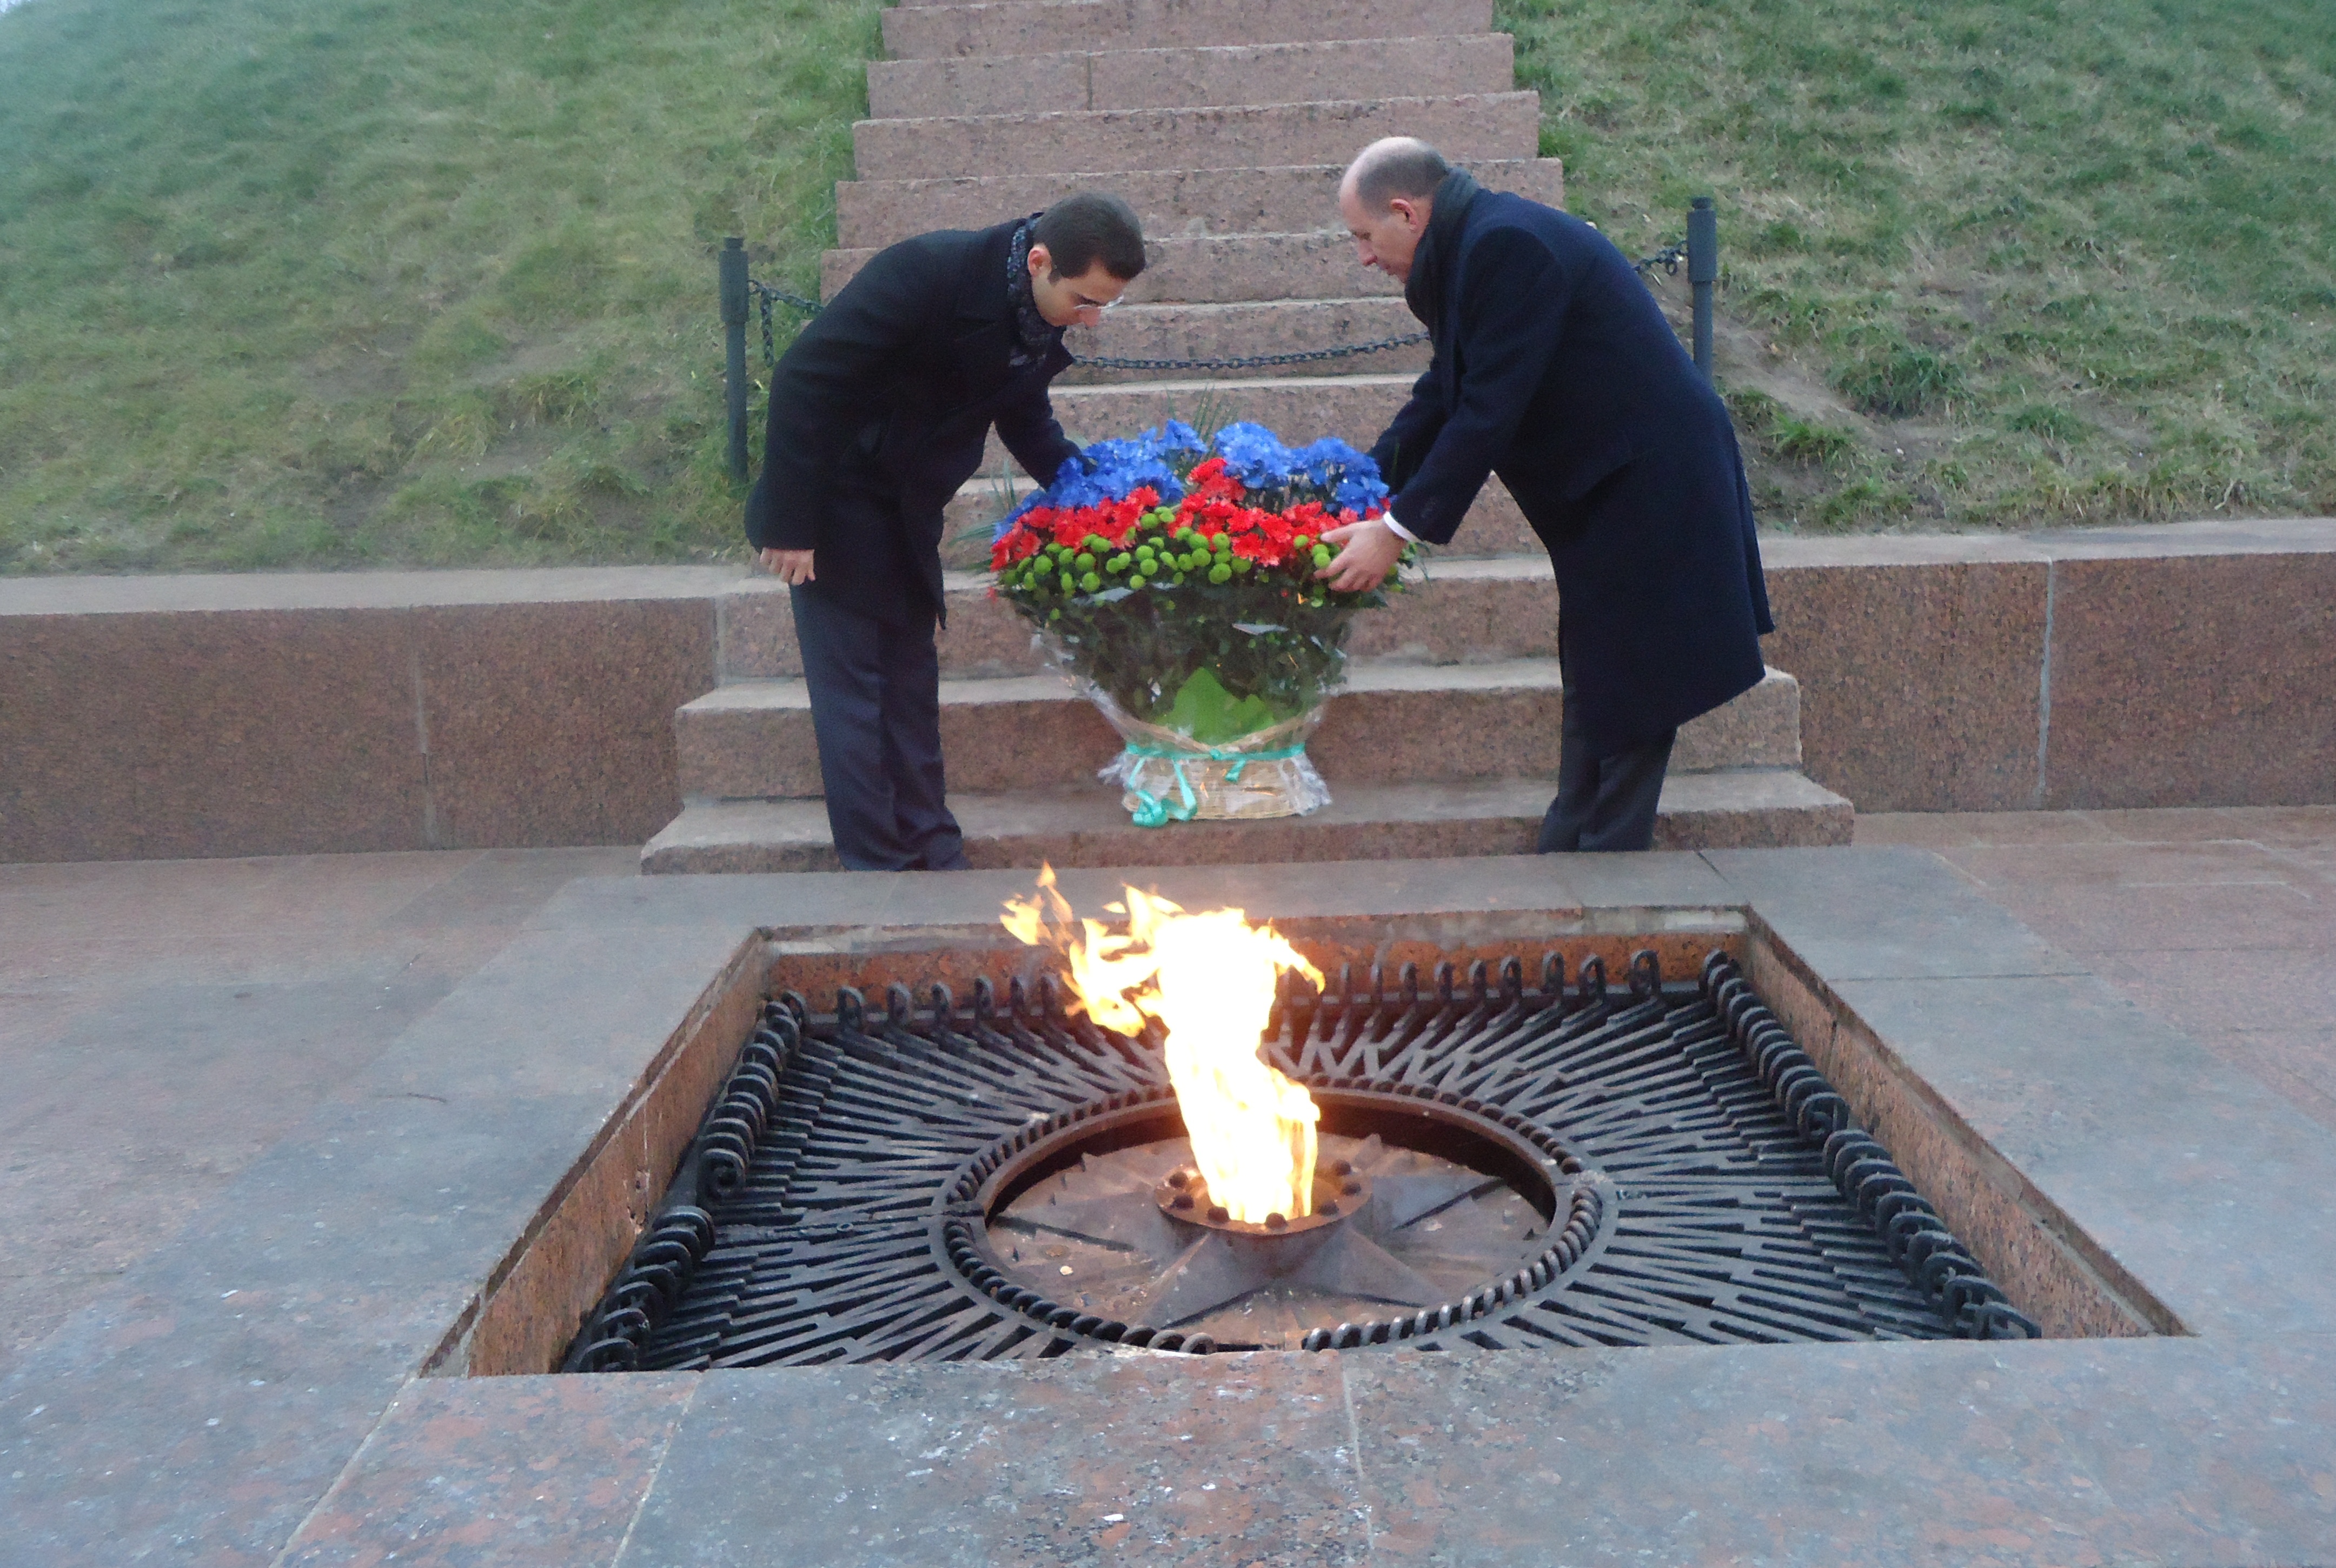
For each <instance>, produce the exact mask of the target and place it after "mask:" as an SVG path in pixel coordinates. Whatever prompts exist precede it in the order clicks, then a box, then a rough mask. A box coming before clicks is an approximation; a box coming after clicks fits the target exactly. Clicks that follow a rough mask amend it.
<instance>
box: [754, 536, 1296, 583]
mask: <svg viewBox="0 0 2336 1568" xmlns="http://www.w3.org/2000/svg"><path fill="white" fill-rule="evenodd" d="M1323 537H1325V538H1328V537H1329V535H1327V534H1326V535H1324V536H1323ZM763 565H764V567H765V568H767V569H768V570H770V571H771V573H772V574H773V575H774V576H775V577H777V579H779V580H780V581H781V582H784V583H785V584H786V585H787V586H788V587H789V588H793V587H794V586H795V584H797V583H799V582H809V581H811V580H812V579H813V578H815V577H817V576H818V575H819V574H818V573H817V572H815V571H813V570H812V569H811V551H809V550H764V552H763Z"/></svg>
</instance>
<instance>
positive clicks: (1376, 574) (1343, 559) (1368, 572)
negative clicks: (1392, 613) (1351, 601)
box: [1314, 517, 1403, 593]
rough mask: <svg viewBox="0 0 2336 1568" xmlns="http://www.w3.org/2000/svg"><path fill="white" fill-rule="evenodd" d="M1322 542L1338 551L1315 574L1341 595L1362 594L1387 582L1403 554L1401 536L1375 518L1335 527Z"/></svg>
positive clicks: (1324, 536) (1326, 534) (1323, 537)
mask: <svg viewBox="0 0 2336 1568" xmlns="http://www.w3.org/2000/svg"><path fill="white" fill-rule="evenodd" d="M1322 539H1323V541H1324V542H1325V543H1328V544H1335V545H1338V547H1339V550H1338V555H1337V556H1335V557H1334V558H1332V560H1331V561H1330V564H1329V565H1328V566H1326V567H1324V568H1323V569H1322V570H1319V571H1318V572H1316V573H1315V574H1314V575H1315V576H1316V577H1319V578H1320V579H1322V580H1323V581H1325V582H1327V583H1329V585H1330V586H1331V587H1332V588H1334V589H1338V591H1339V592H1340V593H1363V592H1367V591H1368V590H1369V589H1375V588H1377V587H1378V586H1379V584H1381V583H1383V582H1385V581H1386V580H1387V569H1388V568H1389V567H1391V566H1393V565H1394V564H1395V563H1396V558H1397V557H1398V556H1400V555H1401V554H1403V538H1402V536H1401V535H1399V534H1397V532H1396V531H1395V530H1393V529H1391V528H1389V527H1388V526H1387V524H1386V523H1384V522H1381V521H1379V520H1378V519H1377V518H1376V517H1375V518H1372V519H1370V520H1369V521H1367V522H1350V523H1348V524H1347V525H1346V526H1345V527H1343V528H1334V529H1332V530H1330V531H1329V532H1328V533H1325V534H1324V535H1323V536H1322Z"/></svg>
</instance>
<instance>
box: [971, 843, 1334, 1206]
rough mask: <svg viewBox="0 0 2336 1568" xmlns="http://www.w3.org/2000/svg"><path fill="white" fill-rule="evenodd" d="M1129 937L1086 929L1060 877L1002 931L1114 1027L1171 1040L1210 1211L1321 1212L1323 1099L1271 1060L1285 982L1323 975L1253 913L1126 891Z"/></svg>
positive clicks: (1048, 881) (1051, 877)
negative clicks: (1060, 967)
mask: <svg viewBox="0 0 2336 1568" xmlns="http://www.w3.org/2000/svg"><path fill="white" fill-rule="evenodd" d="M1105 909H1106V911H1108V912H1111V913H1114V914H1118V913H1124V914H1125V915H1126V916H1127V927H1128V930H1127V934H1126V935H1125V936H1124V937H1122V936H1114V935H1113V934H1112V933H1111V932H1110V931H1108V930H1105V927H1104V924H1103V922H1102V921H1100V920H1078V919H1076V918H1075V917H1074V915H1073V913H1072V910H1071V906H1070V903H1069V901H1066V899H1065V898H1064V897H1063V895H1062V894H1061V893H1060V892H1058V891H1056V887H1055V872H1054V868H1053V867H1052V866H1047V867H1044V868H1042V869H1041V870H1040V871H1039V872H1038V891H1037V893H1036V894H1035V895H1034V896H1033V897H1031V898H1030V899H1029V900H1028V901H1024V900H1020V899H1008V900H1007V901H1006V912H1005V913H1004V914H1003V915H1001V916H1000V917H999V920H1000V922H1001V923H1002V924H1003V925H1004V926H1005V927H1006V929H1007V930H1009V931H1012V932H1013V933H1014V934H1015V936H1017V938H1019V939H1021V940H1023V941H1025V942H1027V943H1029V944H1031V945H1032V946H1034V947H1040V946H1043V947H1051V948H1054V949H1056V950H1059V951H1060V952H1061V953H1062V954H1063V956H1064V958H1065V959H1066V960H1067V962H1068V963H1069V965H1070V970H1071V989H1072V990H1073V991H1074V992H1076V995H1077V998H1078V1000H1079V1002H1080V1003H1081V1004H1082V1005H1083V1006H1084V1007H1085V1010H1086V1014H1087V1016H1088V1017H1089V1018H1093V1019H1094V1020H1095V1022H1096V1023H1098V1024H1101V1025H1102V1026H1104V1027H1105V1028H1112V1029H1117V1030H1120V1031H1121V1032H1122V1033H1124V1034H1134V1033H1135V1032H1136V1031H1137V1030H1139V1029H1141V1028H1142V1027H1144V1019H1145V1018H1157V1019H1159V1020H1160V1021H1161V1023H1162V1024H1163V1025H1165V1026H1166V1027H1167V1032H1168V1039H1167V1046H1166V1055H1167V1060H1168V1080H1169V1082H1170V1083H1171V1084H1173V1086H1175V1090H1176V1105H1177V1107H1178V1109H1180V1110H1181V1111H1183V1115H1184V1130H1185V1131H1186V1132H1187V1133H1189V1134H1191V1135H1192V1162H1193V1164H1196V1165H1197V1166H1199V1167H1200V1171H1201V1175H1202V1178H1203V1179H1204V1180H1206V1181H1207V1183H1209V1195H1210V1197H1211V1199H1212V1201H1214V1202H1216V1203H1222V1205H1224V1207H1225V1209H1226V1210H1227V1212H1228V1213H1231V1216H1232V1218H1234V1219H1236V1220H1241V1221H1246V1222H1250V1223H1252V1224H1258V1223H1262V1222H1264V1221H1265V1219H1266V1217H1267V1216H1268V1215H1269V1214H1280V1215H1283V1216H1285V1217H1286V1218H1289V1219H1293V1220H1294V1219H1302V1218H1303V1217H1305V1216H1306V1215H1308V1214H1310V1213H1313V1212H1314V1154H1315V1123H1316V1121H1317V1120H1318V1119H1319V1115H1320V1113H1319V1111H1318V1110H1316V1108H1315V1105H1314V1101H1313V1097H1312V1096H1309V1095H1308V1094H1307V1092H1306V1090H1305V1089H1304V1088H1303V1087H1302V1086H1299V1085H1298V1084H1296V1083H1293V1082H1292V1081H1291V1080H1290V1079H1289V1078H1288V1077H1285V1076H1283V1075H1282V1074H1281V1073H1280V1072H1279V1071H1278V1070H1276V1069H1275V1068H1274V1067H1273V1066H1271V1065H1270V1064H1269V1063H1267V1062H1266V1061H1265V1060H1264V1059H1263V1058H1262V1057H1260V1056H1259V1054H1258V1039H1259V1037H1260V1036H1261V1035H1262V1034H1263V1033H1264V1031H1265V1024H1266V1019H1267V1017H1268V1016H1269V1015H1270V1013H1271V1011H1272V1008H1273V992H1274V985H1275V982H1276V980H1277V979H1279V978H1280V974H1281V971H1283V970H1284V969H1296V970H1298V971H1299V973H1301V974H1303V975H1305V976H1306V977H1307V978H1308V979H1311V980H1312V981H1313V982H1314V983H1315V984H1316V985H1318V986H1319V985H1320V984H1321V983H1322V974H1321V971H1320V970H1319V969H1316V968H1315V967H1314V966H1313V965H1312V964H1310V963H1309V962H1307V961H1306V958H1305V956H1304V955H1303V954H1301V953H1300V952H1299V950H1297V949H1295V948H1293V947H1291V946H1290V944H1289V943H1288V942H1287V941H1285V940H1282V939H1281V938H1280V936H1278V935H1276V934H1275V933H1274V931H1273V930H1272V929H1271V928H1270V927H1260V926H1252V925H1251V924H1250V923H1249V922H1248V920H1245V919H1244V918H1243V916H1242V912H1241V911H1240V910H1212V911H1207V912H1206V913H1203V914H1186V913H1185V912H1184V911H1183V910H1182V909H1181V908H1179V907H1178V906H1177V905H1175V904H1173V903H1171V902H1169V901H1167V900H1166V899H1163V898H1158V897H1155V896H1153V895H1152V894H1148V893H1144V892H1142V891H1138V890H1136V889H1134V888H1129V889H1128V890H1127V895H1126V902H1125V903H1124V904H1109V905H1106V906H1105Z"/></svg>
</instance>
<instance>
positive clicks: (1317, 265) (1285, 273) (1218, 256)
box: [819, 186, 1418, 329]
mask: <svg viewBox="0 0 2336 1568" xmlns="http://www.w3.org/2000/svg"><path fill="white" fill-rule="evenodd" d="M1105 189H1106V190H1107V189H1109V187H1108V186H1106V187H1105ZM876 254H877V252H875V251H873V250H831V251H828V252H827V253H826V254H825V255H823V256H822V257H821V258H820V280H819V282H820V297H822V298H823V299H832V298H834V297H835V295H836V292H837V291H838V290H839V289H841V288H842V287H843V286H844V285H845V284H846V283H849V282H850V281H851V280H852V278H853V277H854V276H855V275H856V274H858V272H859V271H860V269H861V268H862V267H864V266H866V265H867V263H868V259H869V258H871V257H872V256H874V255H876ZM1144 258H1145V266H1144V272H1143V274H1142V275H1141V276H1140V277H1138V278H1135V279H1134V281H1133V282H1131V283H1130V284H1129V285H1128V286H1127V295H1126V298H1127V302H1128V304H1129V305H1130V306H1135V305H1246V304H1264V303H1270V302H1275V301H1280V300H1285V299H1317V300H1319V299H1329V300H1347V299H1357V298H1364V299H1368V298H1385V299H1392V300H1395V301H1397V303H1398V305H1400V302H1401V300H1402V297H1403V288H1402V286H1401V285H1399V284H1397V282H1396V281H1395V279H1393V278H1389V277H1388V276H1387V274H1386V273H1384V272H1381V271H1378V270H1377V268H1368V267H1365V266H1364V265H1363V264H1362V263H1361V262H1360V261H1359V260H1358V259H1357V258H1356V255H1355V242H1354V241H1353V240H1352V239H1349V238H1348V236H1347V235H1346V234H1345V233H1343V232H1338V233H1332V232H1328V231H1322V230H1318V231H1316V232H1313V233H1310V234H1307V233H1300V234H1170V235H1163V236H1161V237H1159V238H1157V239H1146V240H1145V241H1144ZM1405 319H1406V320H1410V319H1411V318H1410V313H1409V312H1407V311H1406V313H1405ZM1412 326H1413V327H1414V328H1415V329H1416V327H1417V326H1418V323H1417V322H1416V321H1414V322H1413V323H1412Z"/></svg>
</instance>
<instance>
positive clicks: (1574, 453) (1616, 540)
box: [1322, 138, 1776, 853]
mask: <svg viewBox="0 0 2336 1568" xmlns="http://www.w3.org/2000/svg"><path fill="white" fill-rule="evenodd" d="M1338 207H1339V212H1340V214H1341V216H1342V217H1343V218H1344V219H1346V222H1347V227H1348V229H1349V230H1350V231H1351V232H1352V233H1353V235H1354V237H1355V242H1356V245H1357V247H1358V251H1359V253H1360V256H1361V259H1362V260H1363V262H1364V263H1365V264H1366V265H1368V266H1377V267H1378V268H1381V269H1382V270H1384V271H1386V272H1387V273H1388V274H1389V275H1390V276H1392V277H1394V278H1397V279H1399V280H1401V281H1402V282H1403V284H1404V299H1405V302H1406V304H1408V305H1409V306H1410V307H1411V311H1412V314H1413V315H1415V316H1416V317H1419V319H1420V321H1421V322H1422V323H1423V324H1424V325H1425V326H1426V328H1427V330H1428V333H1429V335H1430V336H1431V337H1432V339H1433V341H1434V344H1435V354H1434V358H1433V360H1432V361H1431V363H1430V364H1429V365H1428V368H1427V373H1426V375H1422V376H1421V377H1420V378H1419V381H1418V384H1417V385H1415V386H1414V387H1413V388H1412V394H1411V401H1410V402H1409V403H1407V404H1405V405H1404V407H1403V409H1402V411H1401V412H1400V413H1398V414H1397V415H1396V417H1395V421H1394V423H1393V424H1389V425H1388V426H1387V433H1385V434H1383V435H1381V436H1380V437H1379V439H1378V443H1377V445H1376V446H1375V447H1374V448H1373V450H1372V453H1371V455H1372V456H1373V457H1374V458H1376V459H1377V461H1378V463H1379V466H1380V468H1381V470H1382V471H1383V472H1384V473H1385V476H1386V479H1387V484H1388V485H1389V486H1390V488H1392V489H1393V491H1394V492H1395V494H1394V498H1393V500H1392V502H1391V504H1390V512H1389V521H1387V522H1386V523H1381V522H1377V521H1374V522H1368V523H1360V524H1357V525H1354V526H1352V527H1349V528H1345V529H1340V530H1337V531H1332V532H1331V533H1330V534H1329V536H1328V537H1329V539H1331V540H1333V541H1338V542H1339V543H1340V544H1342V545H1343V546H1344V549H1343V550H1342V551H1341V553H1340V554H1339V555H1338V558H1337V559H1336V560H1333V561H1331V563H1330V565H1329V567H1328V568H1327V569H1325V570H1324V572H1323V574H1322V575H1323V576H1324V577H1326V578H1327V579H1329V582H1330V584H1331V586H1333V587H1335V588H1339V589H1361V588H1364V587H1368V586H1369V585H1371V584H1374V583H1377V581H1379V580H1380V579H1381V578H1382V577H1383V576H1384V575H1385V573H1386V571H1387V568H1388V567H1389V566H1390V565H1391V564H1393V562H1394V560H1395V558H1396V556H1397V552H1399V551H1400V550H1402V548H1403V545H1404V542H1405V541H1406V540H1413V539H1417V540H1425V541H1428V542H1430V543H1434V544H1445V543H1448V542H1449V541H1451V539H1452V535H1453V532H1454V531H1455V530H1456V529H1458V528H1459V526H1460V521H1461V519H1462V518H1463V517H1465V516H1466V515H1467V511H1468V507H1469V504H1470V503H1471V502H1474V501H1475V499H1476V492H1478V491H1479V490H1481V489H1483V488H1484V480H1485V478H1486V476H1487V475H1489V474H1492V473H1498V474H1499V475H1500V476H1501V480H1502V482H1504V484H1506V485H1507V486H1508V489H1509V493H1510V494H1511V495H1513V496H1514V497H1515V498H1516V502H1517V505H1518V506H1519V507H1520V508H1521V509H1522V510H1523V512H1524V515H1525V520H1526V521H1528V522H1530V523H1531V524H1532V525H1533V531H1534V533H1536V534H1538V535H1539V536H1540V538H1541V541H1542V542H1543V544H1544V545H1545V546H1547V547H1548V550H1549V558H1550V560H1551V562H1552V564H1553V565H1554V566H1555V568H1556V570H1557V592H1558V600H1559V606H1560V618H1559V622H1558V659H1559V665H1560V669H1561V672H1562V678H1563V680H1564V683H1565V718H1564V724H1563V732H1562V740H1561V743H1560V749H1559V763H1558V792H1557V798H1556V799H1555V800H1554V801H1552V803H1551V804H1550V808H1549V813H1548V815H1547V816H1546V817H1544V818H1543V822H1542V829H1541V840H1540V848H1541V850H1542V852H1543V853H1547V852H1552V851H1561V850H1634V849H1646V848H1648V847H1650V844H1651V843H1652V842H1653V838H1654V825H1655V809H1656V805H1657V803H1658V801H1659V800H1660V796H1661V794H1662V784H1663V773H1664V770H1665V769H1666V768H1667V767H1668V766H1669V761H1670V750H1671V741H1672V739H1673V736H1674V735H1676V733H1677V731H1678V728H1679V726H1680V725H1682V724H1685V723H1686V722H1687V721H1688V720H1689V719H1691V718H1693V717H1694V716H1696V715H1698V714H1699V713H1703V712H1706V711H1708V710H1709V709H1711V708H1715V707H1718V706H1719V705H1720V704H1722V703H1724V702H1726V701H1728V699H1729V698H1731V697H1733V696H1737V695H1738V694H1739V693H1742V692H1744V691H1746V690H1748V689H1749V688H1750V687H1752V686H1754V685H1755V684H1757V682H1758V681H1759V679H1760V677H1761V674H1762V665H1761V659H1760V642H1759V639H1760V637H1761V636H1762V635H1763V634H1765V633H1767V632H1769V631H1773V630H1775V629H1776V627H1775V623H1774V622H1772V621H1771V620H1770V619H1769V618H1768V596H1767V588H1766V586H1765V584H1764V583H1763V581H1762V579H1761V575H1760V550H1759V545H1758V542H1757V540H1756V539H1755V538H1754V535H1753V531H1752V496H1751V492H1750V489H1749V487H1748V486H1747V484H1746V483H1745V479H1744V461H1743V458H1742V455H1741V454H1740V453H1738V452H1737V446H1736V433H1735V430H1734V428H1733V427H1732V426H1731V425H1730V424H1728V411H1727V409H1726V407H1725V406H1724V405H1723V404H1721V403H1720V401H1719V398H1718V395H1717V394H1714V393H1713V391H1712V389H1711V387H1710V385H1709V384H1708V383H1707V382H1706V381H1705V380H1704V378H1703V375H1702V374H1701V373H1700V372H1698V370H1697V369H1696V367H1695V363H1694V361H1693V360H1691V359H1689V357H1688V355H1687V353H1686V351H1685V350H1683V349H1682V348H1680V346H1679V338H1678V336H1677V335H1676V334H1675V333H1673V332H1672V331H1671V328H1670V326H1669V323H1668V322H1666V321H1665V320H1664V319H1663V314H1662V311H1661V310H1660V308H1659V307H1657V306H1656V304H1655V301H1654V299H1653V297H1652V296H1651V295H1650V294H1649V292H1648V290H1647V288H1646V286H1645V285H1643V284H1642V283H1640V281H1639V278H1638V276H1637V274H1636V273H1635V272H1634V271H1633V270H1632V269H1631V266H1630V262H1629V261H1628V260H1626V259H1624V258H1623V256H1622V253H1621V251H1619V250H1617V249H1615V248H1614V247H1613V245H1612V244H1611V243H1610V242H1609V241H1608V240H1607V239H1606V238H1605V236H1603V235H1601V234H1600V233H1599V232H1598V230H1597V229H1593V228H1591V226H1590V225H1589V224H1587V223H1584V222H1582V220H1581V219H1577V218H1573V217H1571V216H1569V215H1568V214H1566V213H1563V212H1561V211H1558V210H1557V209H1554V208H1549V207H1543V206H1542V205H1541V204H1540V203H1539V202H1535V201H1528V200H1524V199H1523V197H1518V196H1510V195H1506V194H1503V193H1500V192H1495V191H1490V190H1484V189H1482V188H1481V187H1479V186H1478V185H1477V183H1476V182H1475V180H1472V179H1471V178H1469V176H1468V174H1467V173H1466V171H1465V170H1455V169H1453V168H1452V167H1450V165H1448V164H1447V163H1446V162H1445V161H1444V159H1443V158H1442V157H1441V156H1439V155H1438V154H1437V153H1436V150H1435V149H1434V148H1432V147H1429V146H1428V145H1427V144H1426V143H1425V142H1422V141H1413V140H1410V139H1409V138H1392V139H1390V140H1388V141H1380V142H1375V143H1373V144H1372V145H1371V146H1369V147H1368V148H1366V149H1364V151H1363V153H1362V155H1361V156H1360V157H1359V158H1358V159H1357V160H1356V161H1355V162H1354V164H1353V166H1352V167H1351V168H1349V169H1348V171H1347V175H1346V179H1345V180H1344V181H1343V182H1342V183H1341V184H1340V186H1339V191H1338Z"/></svg>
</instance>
